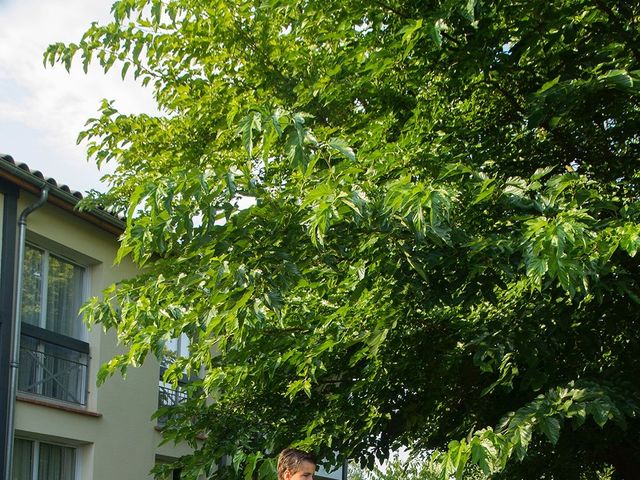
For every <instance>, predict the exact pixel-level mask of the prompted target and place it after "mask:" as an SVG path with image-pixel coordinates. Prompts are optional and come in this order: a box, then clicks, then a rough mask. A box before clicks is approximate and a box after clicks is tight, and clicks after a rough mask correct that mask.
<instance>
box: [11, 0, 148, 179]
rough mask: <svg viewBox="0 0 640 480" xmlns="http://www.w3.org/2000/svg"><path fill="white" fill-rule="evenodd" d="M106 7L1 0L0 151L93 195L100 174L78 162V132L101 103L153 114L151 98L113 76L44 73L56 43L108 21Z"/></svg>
mask: <svg viewBox="0 0 640 480" xmlns="http://www.w3.org/2000/svg"><path fill="white" fill-rule="evenodd" d="M110 5H111V0H47V1H42V0H4V1H3V0H0V24H1V25H2V28H1V29H0V65H2V66H3V68H2V69H0V152H2V153H9V154H11V155H13V156H14V158H15V159H16V161H19V162H25V163H27V164H28V165H29V166H30V167H31V168H34V169H39V170H42V172H43V173H44V174H45V175H47V176H51V177H54V178H56V180H58V181H59V182H60V183H67V184H68V185H69V186H70V187H71V188H74V189H79V190H86V189H88V188H99V187H100V184H99V182H98V179H99V177H100V176H101V174H100V173H99V172H98V171H97V168H96V167H95V165H93V164H89V163H87V162H86V160H85V152H84V148H83V147H82V146H77V145H76V144H75V140H76V137H77V135H78V132H79V131H80V130H82V128H83V126H84V123H85V122H86V120H87V119H88V118H90V117H94V116H96V115H97V110H98V106H99V104H100V100H101V99H102V98H108V99H114V100H115V101H116V106H117V107H118V108H119V110H121V111H122V112H125V113H128V112H146V113H151V114H154V113H156V110H155V104H154V102H153V100H152V98H151V91H150V90H149V89H143V88H142V87H141V86H139V85H137V84H135V83H134V82H133V80H130V79H128V80H126V81H124V82H123V81H122V80H121V78H120V75H119V72H118V71H117V69H114V70H112V71H111V72H109V74H108V75H104V74H103V73H102V71H101V70H100V69H99V67H97V66H95V67H94V68H90V70H89V73H88V74H86V75H85V74H84V72H83V71H82V66H81V64H80V62H78V63H77V64H74V66H73V67H72V69H71V73H67V71H66V70H65V69H64V67H63V66H61V65H56V66H54V67H48V68H46V69H45V68H44V66H43V64H42V55H43V52H44V50H45V49H46V47H47V45H49V44H51V43H55V42H73V41H75V42H77V41H79V40H80V38H81V36H82V33H83V32H84V31H85V30H86V29H87V27H88V26H89V25H90V23H91V22H92V21H99V22H103V23H104V22H106V21H108V19H109V18H110V14H109V10H110Z"/></svg>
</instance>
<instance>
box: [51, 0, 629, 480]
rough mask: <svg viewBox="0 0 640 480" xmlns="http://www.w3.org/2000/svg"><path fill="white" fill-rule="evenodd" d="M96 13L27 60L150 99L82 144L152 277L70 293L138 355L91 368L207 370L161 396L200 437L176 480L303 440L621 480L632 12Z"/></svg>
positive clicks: (145, 9) (249, 4)
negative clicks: (98, 291) (139, 87)
mask: <svg viewBox="0 0 640 480" xmlns="http://www.w3.org/2000/svg"><path fill="white" fill-rule="evenodd" d="M112 14H113V20H112V22H111V23H109V24H106V25H100V24H93V25H91V26H90V27H89V28H88V30H87V31H86V33H85V35H84V36H83V38H82V39H81V40H80V41H79V42H78V43H77V44H68V45H63V44H57V45H52V46H51V47H50V48H49V49H48V50H47V52H46V54H45V61H46V62H51V63H52V64H53V63H56V62H60V63H63V64H65V65H66V67H67V68H69V67H70V66H71V64H72V62H73V58H74V56H75V57H80V59H81V60H82V62H83V64H84V67H85V68H88V65H89V64H90V63H92V62H94V63H96V62H97V63H99V65H100V66H102V67H103V68H104V70H105V71H106V70H109V69H110V68H112V67H113V66H116V67H117V68H118V69H119V70H120V72H121V74H122V75H123V76H124V75H133V76H135V77H136V78H137V79H138V80H139V81H140V82H142V83H143V84H148V85H149V86H150V87H151V88H153V92H154V95H155V98H156V100H157V103H158V106H159V108H160V110H161V112H162V115H160V116H158V117H150V116H146V115H122V114H120V113H119V112H118V110H117V108H116V106H115V105H114V104H113V103H112V102H108V101H104V103H103V105H102V109H101V114H100V116H99V117H98V118H96V119H92V120H90V122H89V123H88V126H87V129H86V131H85V132H83V133H82V134H81V138H85V139H87V140H88V141H89V145H90V146H89V155H90V156H92V157H94V158H95V159H97V161H98V162H99V163H100V164H102V163H105V162H113V163H114V165H115V173H113V174H112V175H109V177H108V179H109V181H110V185H111V188H110V190H109V192H108V193H106V194H105V195H103V196H102V197H101V198H99V199H98V200H97V201H99V202H101V203H102V204H106V205H107V206H108V207H110V208H114V209H116V210H120V211H122V212H126V216H127V230H126V232H125V233H124V235H123V237H122V246H121V251H120V254H121V256H130V257H131V258H133V260H135V262H137V263H138V264H139V265H140V267H141V272H142V273H141V274H140V275H139V276H138V277H137V278H134V279H131V280H129V281H126V282H122V283H120V284H118V285H117V286H114V287H113V288H111V289H110V290H108V291H107V292H106V294H105V297H104V299H102V300H98V299H96V300H94V301H93V302H91V303H90V305H89V306H88V308H87V310H86V312H87V315H88V318H89V320H90V321H91V322H94V323H98V324H101V325H102V326H104V327H105V328H107V329H115V330H116V331H117V333H118V337H119V339H120V341H121V342H122V343H123V344H124V345H126V346H128V347H129V348H128V351H127V353H126V354H124V355H122V356H119V357H116V358H114V359H113V360H112V361H111V362H110V363H109V364H108V365H106V366H105V368H104V369H103V372H102V373H103V378H104V377H106V376H107V375H108V374H111V373H114V372H117V371H119V370H121V371H125V370H126V368H127V367H128V366H131V365H138V364H140V363H141V362H143V361H144V359H145V357H147V356H148V355H149V354H155V355H161V354H162V349H163V344H164V343H165V342H166V341H168V340H169V339H171V338H176V337H178V336H179V335H180V334H181V333H185V334H186V335H187V336H188V338H189V339H190V342H191V347H190V356H189V357H188V358H184V359H177V360H176V361H175V362H174V364H173V366H172V367H171V368H169V370H168V371H167V373H166V379H167V381H173V382H177V381H178V380H179V378H180V377H181V376H182V374H183V372H187V373H188V374H194V375H196V374H197V376H199V379H197V380H195V381H194V382H192V383H191V384H190V385H189V387H188V392H189V396H188V400H187V401H186V402H184V403H183V404H181V405H180V406H179V407H177V408H174V409H171V410H170V411H167V412H164V411H163V412H161V413H162V415H166V416H167V418H168V420H167V424H166V427H165V429H164V435H165V436H166V438H167V439H168V440H174V439H175V440H186V441H188V442H191V443H192V444H193V445H194V446H197V450H196V452H195V453H194V455H193V456H192V457H185V458H183V459H181V460H180V462H181V464H182V465H183V466H184V471H185V472H187V471H191V472H197V471H198V470H200V471H204V472H209V470H210V469H211V467H212V466H213V465H215V464H217V463H221V464H228V465H229V466H228V467H223V468H221V469H220V470H218V472H217V473H216V474H215V475H217V477H216V478H223V477H224V478H236V477H238V478H239V477H244V478H251V476H252V475H258V476H259V477H260V478H272V475H273V460H272V456H273V454H274V453H275V452H277V451H278V450H279V449H280V448H282V447H284V446H286V445H289V444H291V443H295V444H296V445H299V446H302V447H305V448H312V449H314V450H315V451H316V452H317V453H318V454H319V455H320V456H321V457H323V458H326V459H327V462H328V463H333V464H337V463H339V462H340V461H342V459H343V458H345V457H348V458H353V459H356V460H357V461H359V462H361V463H363V464H369V465H372V464H373V462H374V459H376V458H378V459H380V458H385V457H386V456H387V455H388V454H389V452H390V451H392V450H394V449H396V448H398V447H400V446H406V447H408V448H410V449H412V450H414V451H417V452H419V451H422V452H427V453H430V454H431V461H432V464H431V465H430V467H429V468H430V472H431V473H430V475H434V476H439V477H440V478H443V479H448V478H450V476H451V475H452V474H455V475H458V476H459V477H460V476H463V475H464V471H465V468H466V465H467V464H468V463H469V462H472V463H475V464H476V465H477V466H479V468H481V469H482V470H483V471H484V473H485V474H495V475H496V477H497V478H510V479H517V478H543V477H544V478H556V479H561V478H594V477H596V476H597V472H598V471H603V469H605V468H609V467H611V468H613V469H614V475H615V476H616V478H625V479H627V480H628V479H630V478H638V477H637V476H638V472H639V471H640V438H639V432H640V419H639V418H638V415H639V413H640V407H639V405H640V308H639V305H638V302H639V301H640V285H639V282H640V268H639V264H638V260H637V257H636V252H637V250H638V248H639V247H640V237H639V234H640V225H639V222H638V220H639V217H640V205H639V203H638V188H639V185H638V182H639V180H640V177H639V174H638V165H639V163H638V162H639V154H640V134H639V132H640V31H639V25H640V6H639V5H638V3H637V2H627V1H611V0H514V1H489V0H414V1H410V0H405V1H399V0H322V1H319V0H302V1H294V0H233V1H231V0H227V1H222V0H121V1H118V2H116V3H115V4H114V5H113V7H112ZM197 434H203V435H204V436H202V435H200V437H201V438H204V440H203V441H202V442H201V443H197V441H196V437H197ZM334 452H339V455H338V456H336V455H335V454H334ZM225 459H226V463H225V462H224V461H223V462H219V461H220V460H225Z"/></svg>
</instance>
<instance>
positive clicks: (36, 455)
mask: <svg viewBox="0 0 640 480" xmlns="http://www.w3.org/2000/svg"><path fill="white" fill-rule="evenodd" d="M16 439H19V440H25V441H27V442H31V478H29V479H24V480H46V479H39V478H38V473H39V469H40V445H41V444H42V443H44V444H46V445H53V446H56V447H65V448H71V449H73V456H74V475H73V480H82V475H81V471H82V462H81V459H80V457H81V456H82V455H80V449H79V448H78V446H77V445H69V444H65V443H59V442H50V441H47V440H38V439H36V438H30V437H23V436H16ZM21 480H23V479H21Z"/></svg>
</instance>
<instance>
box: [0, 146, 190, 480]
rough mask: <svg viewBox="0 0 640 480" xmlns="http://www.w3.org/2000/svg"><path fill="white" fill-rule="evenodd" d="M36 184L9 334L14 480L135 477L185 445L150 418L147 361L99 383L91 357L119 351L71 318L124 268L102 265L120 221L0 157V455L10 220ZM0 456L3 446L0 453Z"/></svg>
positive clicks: (128, 269) (12, 289) (11, 276)
mask: <svg viewBox="0 0 640 480" xmlns="http://www.w3.org/2000/svg"><path fill="white" fill-rule="evenodd" d="M45 184H46V185H47V186H48V189H49V197H48V199H47V202H46V203H45V204H44V205H43V206H42V207H41V208H38V209H37V210H35V211H34V212H33V213H31V214H30V215H29V216H28V217H27V220H26V222H27V226H26V239H25V240H26V244H25V250H24V263H23V265H22V267H21V268H22V273H23V278H22V285H23V288H22V297H21V300H22V305H21V309H20V319H21V325H22V327H21V336H20V355H19V367H18V376H17V377H18V378H17V390H18V391H17V400H16V404H15V437H14V438H15V440H14V455H13V459H14V461H13V479H14V480H113V479H118V480H129V479H130V480H134V479H135V480H139V479H145V478H152V477H151V476H150V475H149V471H150V470H151V468H152V467H153V466H154V464H155V463H156V462H161V461H171V460H172V459H175V458H177V457H179V456H181V455H183V454H187V453H188V449H187V447H183V446H175V445H164V446H159V444H160V440H161V438H160V432H159V429H158V424H157V421H156V420H152V419H151V416H152V414H153V413H154V412H155V410H156V409H157V407H158V402H159V399H160V401H163V402H170V401H172V398H175V397H173V396H172V393H171V392H170V391H167V387H166V386H164V390H163V391H162V395H161V394H160V392H159V382H158V376H159V370H160V366H159V365H158V363H157V362H155V361H154V360H153V359H150V360H149V361H147V362H146V363H145V364H144V365H143V366H142V367H140V368H136V369H131V370H130V371H129V373H128V375H127V378H126V379H123V378H121V377H119V376H115V377H113V378H110V379H108V380H107V381H106V383H105V384H104V385H102V386H101V387H100V388H97V387H96V381H95V379H96V375H97V372H98V369H99V367H100V365H102V364H103V363H105V362H107V361H108V360H110V359H111V358H112V357H113V356H114V355H115V354H117V353H119V351H120V350H121V347H118V345H117V341H116V338H115V335H114V334H113V333H111V332H109V333H104V332H103V331H102V330H101V329H100V328H97V327H96V328H93V329H88V328H87V327H86V325H85V324H84V323H83V321H82V318H81V317H80V315H79V314H78V310H79V308H80V306H81V305H82V304H83V303H84V302H85V301H86V300H87V299H88V298H90V297H91V296H94V295H100V293H101V291H102V290H103V289H104V288H105V287H107V286H108V285H110V284H112V283H114V282H117V281H119V280H121V279H124V278H127V277H131V276H133V275H135V274H136V268H135V266H134V265H133V264H132V263H130V262H128V261H127V260H125V261H123V262H121V263H120V264H119V265H115V266H114V265H113V261H114V258H115V256H116V252H117V249H118V236H119V234H120V233H121V232H122V228H123V226H124V225H123V224H122V222H121V221H120V220H119V219H118V218H116V217H114V216H112V215H109V214H108V213H106V212H103V211H95V212H86V213H82V212H78V211H76V210H74V206H75V204H76V203H77V202H78V200H79V198H80V195H79V194H77V193H74V192H72V191H70V190H69V189H68V188H66V187H65V186H58V185H57V184H56V183H55V181H54V180H51V179H48V180H45V179H44V178H43V177H42V175H40V174H39V172H32V171H30V170H29V169H28V167H27V166H26V165H16V164H15V163H14V161H13V159H12V158H11V157H9V156H7V155H2V156H0V220H1V221H0V245H1V253H2V255H1V258H0V272H1V275H2V276H1V280H0V429H1V430H2V432H3V436H2V440H0V442H1V443H0V454H2V455H3V456H2V459H1V462H2V463H3V465H2V467H3V468H2V470H1V471H4V464H5V462H6V461H7V458H6V446H7V438H6V434H5V432H6V430H7V426H8V423H9V422H8V415H7V409H8V408H7V407H8V403H9V385H8V378H9V369H10V367H9V363H10V357H9V350H10V344H11V339H10V336H11V327H10V325H11V319H12V316H13V315H14V313H13V305H14V303H13V302H14V296H15V295H16V293H17V292H16V280H17V278H16V277H17V275H16V270H17V269H16V268H15V263H16V252H17V251H18V249H17V247H18V244H17V242H18V233H17V232H18V228H17V220H18V218H19V217H20V214H21V212H23V211H24V209H25V208H27V207H28V206H30V205H33V204H34V203H35V202H36V201H37V200H38V198H39V196H40V192H41V191H42V188H43V186H44V185H45ZM2 452H4V453H2Z"/></svg>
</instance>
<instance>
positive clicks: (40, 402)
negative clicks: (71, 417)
mask: <svg viewBox="0 0 640 480" xmlns="http://www.w3.org/2000/svg"><path fill="white" fill-rule="evenodd" d="M16 400H18V401H19V402H24V403H30V404H32V405H39V406H41V407H48V408H54V409H56V410H63V411H65V412H70V413H77V414H80V415H85V416H87V417H93V418H101V417H102V414H101V413H98V412H91V411H89V410H86V409H84V408H82V407H74V406H73V405H66V404H62V403H57V402H55V401H47V400H45V399H41V398H34V397H31V396H28V395H24V394H18V396H17V397H16Z"/></svg>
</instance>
